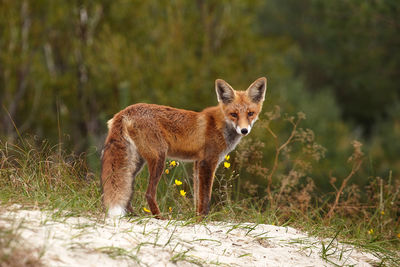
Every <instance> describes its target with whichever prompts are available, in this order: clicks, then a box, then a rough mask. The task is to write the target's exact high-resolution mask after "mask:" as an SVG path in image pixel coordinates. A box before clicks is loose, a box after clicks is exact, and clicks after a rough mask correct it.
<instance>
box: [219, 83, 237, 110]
mask: <svg viewBox="0 0 400 267" xmlns="http://www.w3.org/2000/svg"><path fill="white" fill-rule="evenodd" d="M215 91H216V92H217V98H218V102H222V103H224V104H229V103H231V102H232V101H233V100H234V99H235V90H233V88H232V86H230V85H229V84H228V83H227V82H225V81H224V80H221V79H217V80H216V81H215Z"/></svg>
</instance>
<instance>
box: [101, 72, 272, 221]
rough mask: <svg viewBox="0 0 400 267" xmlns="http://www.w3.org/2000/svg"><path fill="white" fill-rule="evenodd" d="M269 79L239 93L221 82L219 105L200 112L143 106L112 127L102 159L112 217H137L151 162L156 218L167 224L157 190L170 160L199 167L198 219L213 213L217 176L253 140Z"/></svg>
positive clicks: (127, 111) (105, 193)
mask: <svg viewBox="0 0 400 267" xmlns="http://www.w3.org/2000/svg"><path fill="white" fill-rule="evenodd" d="M266 89H267V78H265V77H261V78H259V79H257V80H256V81H254V82H253V83H252V84H251V85H250V86H249V87H248V88H247V90H245V91H236V90H234V89H233V88H232V86H231V85H229V84H228V83H227V82H226V81H224V80H222V79H217V80H216V81H215V91H216V94H217V100H218V105H217V106H213V107H207V108H205V109H204V110H203V111H200V112H195V111H190V110H184V109H178V108H173V107H169V106H163V105H156V104H145V103H138V104H133V105H130V106H128V107H126V108H125V109H123V110H121V111H120V112H118V113H116V114H115V115H114V116H113V118H112V119H110V120H109V121H108V122H107V126H108V135H107V137H106V139H105V143H104V147H103V150H102V156H101V187H102V202H103V208H104V209H105V211H106V214H107V215H108V216H109V217H116V216H118V217H122V216H125V215H127V214H128V213H134V210H133V208H132V206H131V201H132V197H133V188H134V181H135V177H136V176H137V175H138V173H140V171H141V170H142V168H143V166H144V165H145V164H146V163H147V168H148V171H149V179H148V186H147V190H146V193H145V198H146V200H147V203H148V206H149V208H150V211H151V213H152V214H153V216H154V217H155V218H158V219H163V218H162V217H161V212H160V209H159V207H158V204H157V201H156V192H157V185H158V183H159V181H160V179H161V176H162V174H163V172H164V166H165V161H166V158H170V159H174V160H182V161H190V162H193V191H194V192H193V200H194V206H195V211H196V214H197V216H200V217H204V216H206V215H207V214H208V213H209V211H210V200H211V192H212V186H213V181H214V175H215V171H216V169H217V167H218V165H219V164H220V163H221V162H222V161H223V159H224V157H225V155H227V154H228V153H229V152H231V151H232V150H233V149H234V148H235V147H236V146H237V144H238V143H239V142H240V140H241V139H242V137H244V136H246V135H248V134H249V133H250V131H251V129H252V128H253V126H254V123H255V122H256V121H257V119H258V116H259V114H260V112H261V109H262V105H263V102H264V100H265V93H266Z"/></svg>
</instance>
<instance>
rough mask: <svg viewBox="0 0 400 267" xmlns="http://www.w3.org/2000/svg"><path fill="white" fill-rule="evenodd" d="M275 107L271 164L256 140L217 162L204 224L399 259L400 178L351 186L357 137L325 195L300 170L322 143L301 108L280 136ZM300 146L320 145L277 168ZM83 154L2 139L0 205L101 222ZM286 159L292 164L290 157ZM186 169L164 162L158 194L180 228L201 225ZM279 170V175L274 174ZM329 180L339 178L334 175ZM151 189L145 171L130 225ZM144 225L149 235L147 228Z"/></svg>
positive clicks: (5, 243)
mask: <svg viewBox="0 0 400 267" xmlns="http://www.w3.org/2000/svg"><path fill="white" fill-rule="evenodd" d="M277 112H278V111H274V112H272V113H270V114H269V118H270V119H269V120H267V123H266V125H265V126H264V127H265V129H267V130H268V131H267V132H269V133H271V134H272V136H273V140H274V144H275V148H276V151H275V156H274V157H273V163H272V164H273V165H272V166H271V167H270V168H269V169H266V168H264V167H262V166H261V164H260V163H259V160H260V155H258V154H257V148H255V147H256V146H259V145H260V144H259V143H257V141H256V140H251V139H248V140H247V141H246V140H243V141H242V144H243V145H241V146H239V148H238V149H237V152H235V153H233V154H232V158H226V159H225V162H227V163H229V164H221V166H220V168H219V170H218V172H217V174H216V177H215V184H214V189H213V195H212V198H213V202H212V206H211V212H210V214H209V216H208V217H207V218H206V219H205V221H203V222H200V223H201V224H203V225H205V226H206V223H207V222H209V221H225V222H233V223H234V224H233V226H232V227H231V228H230V229H227V234H228V233H229V232H230V231H233V230H235V227H236V228H244V229H246V230H247V231H248V234H251V232H252V231H253V229H254V225H253V226H249V225H246V224H243V222H251V223H255V224H273V225H279V226H293V227H295V228H299V229H302V230H305V231H307V232H309V233H311V234H312V235H316V236H319V237H325V238H330V240H331V241H330V242H328V243H324V245H323V248H322V250H321V252H320V253H321V257H322V258H324V259H326V261H328V262H329V261H330V259H329V258H330V255H331V254H332V251H334V250H336V249H338V248H337V246H336V245H335V242H337V241H338V240H339V241H340V242H342V243H343V242H344V243H348V244H351V245H354V246H356V247H359V248H362V249H364V250H367V251H369V252H372V253H373V254H375V255H377V256H378V257H379V258H380V259H382V262H381V263H380V264H381V265H382V266H392V265H393V266H394V265H396V264H398V263H399V262H400V255H399V252H398V251H399V250H400V220H399V214H400V209H399V204H400V197H399V195H400V193H399V190H400V187H399V180H398V179H395V178H394V177H393V174H392V173H390V174H389V176H388V177H387V179H381V178H378V177H377V178H375V179H372V182H371V183H370V184H369V185H368V186H367V187H366V188H365V189H360V188H356V187H354V186H353V185H351V183H350V180H351V177H352V175H354V173H355V172H357V170H358V169H359V168H360V166H361V161H362V159H363V154H362V152H361V144H360V143H357V142H356V143H354V144H355V145H354V152H353V154H352V155H351V157H350V160H351V162H350V165H351V166H352V167H351V172H350V173H349V175H348V176H347V177H345V178H344V179H343V182H342V183H341V184H340V186H339V187H338V188H336V187H335V186H333V188H334V191H332V192H330V193H328V194H326V195H325V197H321V195H319V194H318V190H317V189H316V188H315V185H314V184H313V183H312V180H311V179H309V180H307V179H304V176H305V174H306V173H307V168H308V167H307V166H309V164H308V163H309V161H308V160H309V159H310V158H319V157H322V154H323V153H324V151H323V149H322V148H321V147H319V146H318V145H317V144H315V142H314V140H313V139H312V138H311V137H312V134H311V133H310V131H308V130H307V129H306V130H302V129H300V128H299V123H300V122H301V120H302V119H303V118H304V114H298V118H297V119H294V118H292V117H290V118H289V119H287V120H288V121H289V122H288V123H289V125H291V126H292V127H293V128H292V132H291V133H290V134H288V138H287V139H284V140H283V141H282V142H281V143H280V142H279V139H278V137H277V136H276V135H275V133H274V132H273V130H272V126H271V122H272V121H273V120H276V119H277V118H279V114H277ZM295 145H296V146H300V148H301V147H302V146H303V147H306V148H307V147H308V148H309V147H312V148H313V149H314V150H312V151H311V152H310V151H308V152H307V153H308V154H307V155H302V154H296V157H293V159H290V158H289V157H288V158H287V159H285V162H286V163H285V164H286V165H285V166H284V167H283V166H281V161H282V155H281V154H284V153H289V152H290V151H294V150H296V151H303V150H301V149H299V148H298V147H297V148H296V149H294V148H295V147H294V146H295ZM291 146H293V147H291ZM304 151H305V150H304ZM85 158H86V155H84V154H82V155H75V154H73V153H67V152H66V151H65V150H63V149H62V147H61V144H59V145H56V146H51V145H50V144H49V143H47V142H40V143H38V142H37V141H31V140H29V139H20V141H19V142H18V143H17V144H9V143H4V142H0V202H1V203H2V205H3V206H4V205H11V204H14V203H18V204H22V205H23V206H24V207H27V208H32V207H38V208H40V209H45V210H52V211H55V212H53V218H54V219H57V218H59V219H61V220H62V219H65V218H67V217H69V216H77V215H79V216H85V215H86V216H90V217H95V218H97V219H102V218H103V219H104V213H103V210H102V206H101V191H100V185H99V174H98V172H92V171H91V170H89V169H88V167H87V164H86V160H85ZM290 160H292V162H291V164H287V162H289V161H290ZM289 167H290V168H289ZM190 169H191V165H190V164H184V163H181V162H175V161H167V162H166V170H168V171H166V172H165V173H164V174H163V178H162V179H161V181H160V184H159V188H158V195H157V199H158V203H159V205H160V209H161V210H162V211H163V214H162V215H163V217H166V218H173V219H176V220H182V221H183V224H184V225H188V224H194V223H198V222H197V218H196V217H195V213H194V210H193V199H192V196H193V188H192V181H191V174H190ZM243 170H245V171H247V172H250V173H254V175H260V176H262V177H264V178H265V177H266V178H267V179H265V181H266V183H265V184H266V187H265V188H264V189H262V188H260V187H259V186H258V185H254V184H251V183H249V182H248V181H241V180H240V173H241V172H242V171H243ZM278 174H279V177H280V179H277V178H276V177H278ZM331 183H332V185H335V180H332V181H331ZM146 187H147V171H146V170H145V171H143V172H142V173H141V174H139V176H138V177H137V178H136V184H135V195H134V198H133V203H132V205H133V207H135V208H136V212H137V214H136V216H135V217H131V218H129V219H130V220H131V221H132V222H135V223H139V224H145V225H146V223H147V221H148V218H149V217H151V216H150V215H149V213H147V212H146V211H145V209H147V208H148V207H147V203H146V202H145V197H144V194H145V191H146ZM182 190H183V191H182ZM357 190H358V191H357ZM360 190H365V192H367V196H368V197H367V198H364V200H363V199H362V198H361V197H360V196H359V195H360V194H361V193H360ZM182 192H186V194H183V193H182ZM260 192H261V193H260ZM263 193H264V194H263ZM271 200H273V201H271ZM82 227H83V228H84V227H85V226H84V225H83V226H82ZM16 229H18V227H17V228H16ZM10 231H11V230H9V229H4V228H0V234H1V240H0V242H1V243H0V253H2V254H0V256H1V257H0V259H1V262H0V265H1V266H3V265H4V266H8V265H7V264H8V262H9V261H10V259H13V257H17V255H19V254H20V253H21V251H19V249H16V250H15V249H14V248H15V247H16V246H15V244H13V242H14V241H13V242H11V241H10V240H15V242H18V241H17V240H18V235H17V232H18V231H14V230H12V231H11V232H10ZM143 231H144V232H146V227H144V229H143ZM147 234H148V233H147ZM173 235H174V233H172V234H171V236H170V239H169V241H171V239H172V238H173ZM332 237H333V238H332ZM198 241H213V240H198ZM154 242H155V243H154V245H160V244H157V240H155V241H154ZM168 243H169V242H167V244H168ZM167 244H163V245H164V246H166V245H167ZM10 249H11V250H10ZM138 249H140V247H139V248H138ZM7 251H8V252H7ZM9 251H12V253H11V254H10V253H9ZM6 252H7V253H8V254H7V253H6ZM4 253H6V254H4ZM14 253H15V255H14ZM24 253H25V254H26V255H28V256H27V257H28V258H27V259H25V260H27V261H32V262H33V263H34V264H37V265H33V266H40V264H41V263H40V259H36V258H34V257H33V258H30V256H29V255H34V254H35V253H33V252H32V251H26V252H24ZM102 253H106V254H110V255H111V256H116V257H117V256H124V257H131V256H132V255H133V254H132V253H131V252H126V251H119V250H118V248H104V249H103V250H102ZM242 256H243V257H246V256H248V255H242ZM132 257H135V256H134V255H133V256H132ZM172 261H173V262H176V261H188V262H192V263H195V264H199V265H201V264H202V263H201V262H200V261H198V259H196V258H193V257H189V256H188V255H186V253H184V252H180V253H177V254H174V255H173V257H172Z"/></svg>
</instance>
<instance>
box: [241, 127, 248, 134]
mask: <svg viewBox="0 0 400 267" xmlns="http://www.w3.org/2000/svg"><path fill="white" fill-rule="evenodd" d="M240 132H241V133H242V134H247V133H248V132H249V130H247V129H246V128H243V129H242V130H240Z"/></svg>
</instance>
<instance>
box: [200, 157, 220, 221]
mask: <svg viewBox="0 0 400 267" xmlns="http://www.w3.org/2000/svg"><path fill="white" fill-rule="evenodd" d="M216 167H217V163H216V162H212V161H208V160H202V161H200V162H199V163H198V168H199V176H198V200H197V203H198V206H197V214H198V215H201V216H204V215H207V214H208V212H209V211H210V200H211V192H212V185H213V182H214V173H215V169H216Z"/></svg>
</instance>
